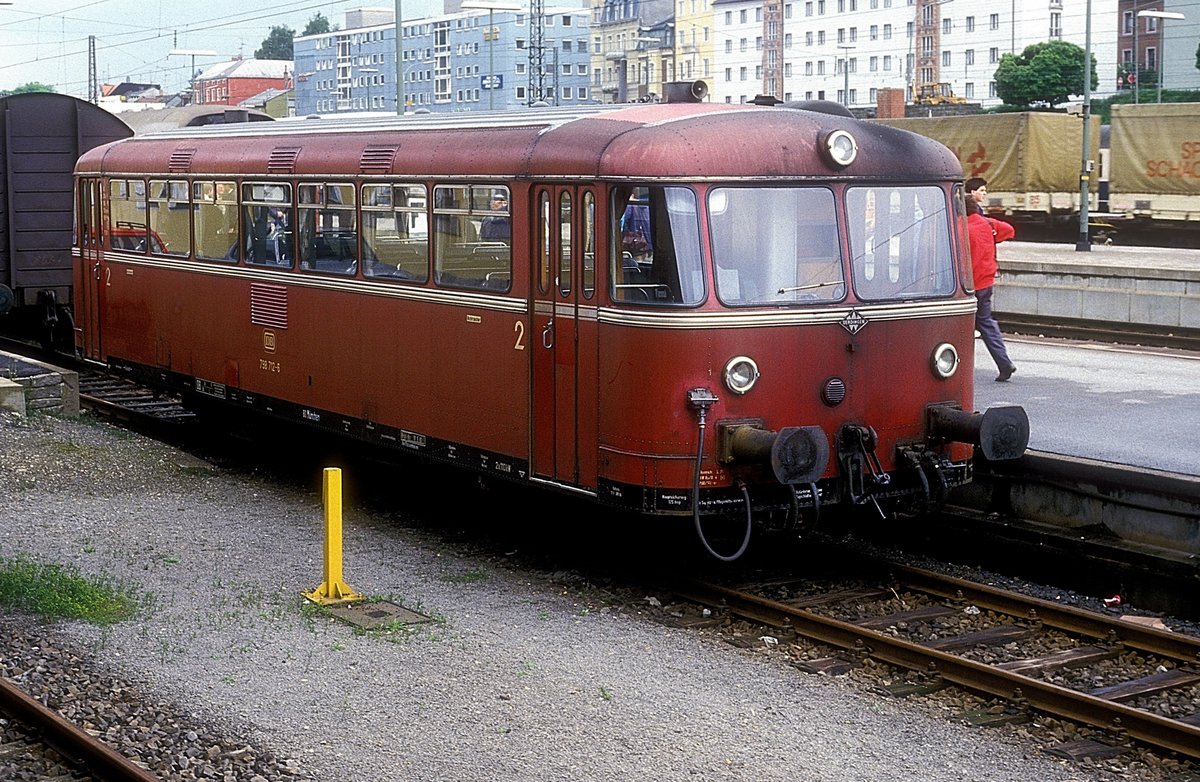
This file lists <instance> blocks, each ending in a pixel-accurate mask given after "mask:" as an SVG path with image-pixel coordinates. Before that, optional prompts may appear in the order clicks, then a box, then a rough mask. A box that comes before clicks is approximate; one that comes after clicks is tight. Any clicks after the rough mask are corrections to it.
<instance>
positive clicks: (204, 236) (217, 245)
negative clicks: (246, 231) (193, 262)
mask: <svg viewBox="0 0 1200 782" xmlns="http://www.w3.org/2000/svg"><path fill="white" fill-rule="evenodd" d="M192 236H193V237H194V241H195V243H196V257H197V258H204V259H205V260H210V261H236V260H237V259H238V208H237V184H236V183H234V182H193V183H192Z"/></svg>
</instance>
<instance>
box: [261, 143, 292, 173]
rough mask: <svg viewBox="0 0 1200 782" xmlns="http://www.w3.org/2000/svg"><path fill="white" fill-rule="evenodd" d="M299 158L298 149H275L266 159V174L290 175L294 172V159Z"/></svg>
mask: <svg viewBox="0 0 1200 782" xmlns="http://www.w3.org/2000/svg"><path fill="white" fill-rule="evenodd" d="M298 157H300V147H275V149H273V150H271V156H270V157H269V158H267V172H268V173H270V174H292V173H295V171H296V158H298Z"/></svg>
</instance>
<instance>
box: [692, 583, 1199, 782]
mask: <svg viewBox="0 0 1200 782" xmlns="http://www.w3.org/2000/svg"><path fill="white" fill-rule="evenodd" d="M864 572H872V573H873V577H877V581H876V582H875V583H868V584H867V585H865V586H858V585H856V586H853V587H848V586H845V585H842V586H841V588H832V589H831V588H830V587H829V585H828V584H815V583H813V582H811V581H806V580H800V579H780V580H772V581H766V582H757V583H746V584H741V585H738V586H726V585H721V584H715V583H703V582H690V583H687V584H684V585H680V586H673V587H670V591H671V592H673V593H674V594H675V595H676V596H678V597H679V598H681V599H683V600H686V601H691V602H693V603H695V604H697V605H699V606H704V607H707V608H708V609H709V610H710V612H713V613H714V614H715V615H716V616H717V617H720V615H721V614H725V615H729V616H735V617H738V618H740V619H742V620H745V621H749V622H751V623H752V624H755V625H758V626H761V627H762V628H763V630H762V635H763V637H765V638H773V639H775V641H776V642H777V643H780V644H784V643H793V644H796V643H802V642H817V643H818V644H820V645H822V646H823V647H830V646H831V647H834V648H835V649H837V650H838V651H836V652H833V653H832V654H829V653H824V652H817V653H811V652H806V653H801V657H802V658H803V659H801V660H800V661H799V662H798V663H797V664H798V665H799V667H801V668H803V669H805V670H809V671H812V672H818V673H834V674H836V673H843V672H846V671H848V670H850V669H851V668H853V667H855V666H857V665H860V664H861V663H862V662H863V661H864V660H866V659H873V660H875V661H878V662H882V663H886V664H888V665H891V666H896V667H898V668H901V669H904V670H906V671H908V672H909V674H908V675H909V679H910V680H909V681H907V682H906V683H905V684H903V685H900V686H896V687H892V688H890V692H891V694H894V695H905V694H913V693H922V692H930V691H932V690H936V689H938V688H941V687H944V686H948V685H954V686H958V687H960V688H963V689H965V690H968V691H971V692H973V693H976V694H978V695H980V696H983V697H985V698H990V699H998V702H999V703H1001V704H1002V707H1001V708H987V709H984V710H982V711H981V712H980V713H978V714H968V715H962V716H963V718H964V719H971V720H972V721H975V722H977V723H978V724H989V723H1000V722H1004V721H1010V722H1011V721H1016V720H1022V719H1028V718H1029V716H1030V714H1031V713H1033V712H1036V713H1039V714H1045V715H1051V716H1055V717H1058V718H1061V719H1065V720H1070V721H1072V722H1075V723H1080V724H1084V725H1088V726H1091V727H1092V728H1095V729H1097V730H1098V731H1099V732H1100V733H1099V734H1098V735H1101V736H1103V737H1104V738H1102V739H1098V738H1086V739H1080V740H1077V741H1073V742H1067V743H1064V744H1061V745H1060V746H1057V747H1055V748H1053V749H1052V750H1051V751H1053V752H1055V753H1057V754H1061V755H1063V756H1066V757H1070V758H1072V759H1074V760H1081V759H1084V758H1092V759H1101V758H1105V757H1111V756H1113V755H1116V754H1120V753H1122V752H1124V751H1126V750H1127V749H1128V748H1129V745H1130V743H1131V742H1139V743H1141V744H1143V745H1145V746H1149V747H1153V748H1156V749H1158V750H1166V751H1168V752H1172V753H1176V754H1178V755H1179V756H1182V757H1185V758H1191V759H1196V758H1200V711H1197V709H1198V706H1197V704H1200V669H1198V668H1197V664H1198V663H1200V638H1197V637H1195V636H1188V635H1181V634H1175V633H1171V632H1168V631H1166V630H1164V629H1158V628H1156V627H1154V626H1146V625H1145V624H1139V623H1134V622H1130V621H1125V620H1120V619H1117V618H1115V617H1109V616H1106V615H1103V614H1098V613H1094V612H1090V611H1085V610H1082V609H1079V608H1074V607H1071V606H1065V605H1059V604H1056V603H1053V602H1050V601H1047V600H1044V599H1040V598H1035V597H1030V596H1027V595H1023V594H1020V593H1016V592H1010V591H1007V590H1002V589H997V588H994V587H989V586H984V585H980V584H977V583H972V582H968V581H964V580H961V579H957V578H954V577H951V576H947V575H942V574H938V573H933V572H929V571H924V570H919V569H916V568H911V567H906V566H902V565H898V564H895V563H878V562H875V563H871V564H870V565H869V566H868V567H866V569H865V571H864ZM753 632H757V631H752V633H751V634H752V635H753ZM827 651H828V650H827V648H826V649H825V652H827Z"/></svg>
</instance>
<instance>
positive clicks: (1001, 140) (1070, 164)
mask: <svg viewBox="0 0 1200 782" xmlns="http://www.w3.org/2000/svg"><path fill="white" fill-rule="evenodd" d="M1090 121H1091V122H1092V123H1093V124H1092V127H1091V133H1090V138H1089V147H1090V152H1089V155H1088V157H1089V158H1090V159H1091V160H1094V161H1097V165H1098V161H1099V158H1100V120H1099V118H1097V117H1092V118H1091V120H1090ZM876 122H879V123H880V124H883V125H891V126H892V127H897V128H903V129H904V130H911V131H913V132H915V133H920V134H921V135H923V136H927V137H929V138H932V139H934V140H935V141H940V142H941V143H943V144H945V145H946V146H947V147H949V148H950V149H951V150H952V151H953V152H954V154H955V155H957V156H958V159H959V162H961V163H962V167H963V177H964V178H969V177H974V176H979V177H983V178H984V179H986V180H988V204H987V207H988V209H989V210H990V211H993V212H996V213H1004V214H1007V215H1009V216H1012V217H1014V218H1020V219H1026V220H1036V221H1039V222H1054V221H1055V220H1056V218H1062V219H1066V218H1069V217H1070V216H1072V215H1075V214H1077V213H1078V211H1079V172H1080V164H1081V157H1082V152H1083V120H1082V118H1081V117H1079V116H1077V115H1072V114H1051V113H1046V112H1031V111H1025V112H1014V113H1011V114H972V115H964V116H953V117H913V118H907V119H881V120H876ZM1091 191H1092V192H1093V193H1095V192H1096V179H1095V178H1093V180H1092V187H1091ZM1091 206H1093V207H1094V206H1095V204H1094V203H1093V204H1092V205H1091Z"/></svg>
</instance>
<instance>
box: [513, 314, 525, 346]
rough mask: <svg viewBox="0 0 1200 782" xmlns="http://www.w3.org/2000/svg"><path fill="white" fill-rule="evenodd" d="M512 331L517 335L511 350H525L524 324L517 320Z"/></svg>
mask: <svg viewBox="0 0 1200 782" xmlns="http://www.w3.org/2000/svg"><path fill="white" fill-rule="evenodd" d="M513 331H514V332H515V333H516V335H517V343H516V344H515V345H513V350H524V349H525V322H524V321H521V320H518V321H517V322H515V323H513Z"/></svg>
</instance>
